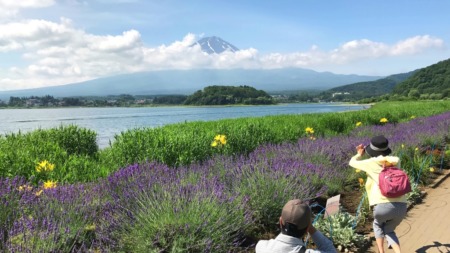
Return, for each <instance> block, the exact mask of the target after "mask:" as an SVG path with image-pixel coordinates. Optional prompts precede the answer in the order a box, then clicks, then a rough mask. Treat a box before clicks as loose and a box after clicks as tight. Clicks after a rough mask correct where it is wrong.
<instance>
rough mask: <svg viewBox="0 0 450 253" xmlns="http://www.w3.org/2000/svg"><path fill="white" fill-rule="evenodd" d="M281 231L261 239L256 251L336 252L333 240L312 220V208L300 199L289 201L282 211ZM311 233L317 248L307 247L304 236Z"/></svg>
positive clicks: (274, 252) (264, 252) (271, 252)
mask: <svg viewBox="0 0 450 253" xmlns="http://www.w3.org/2000/svg"><path fill="white" fill-rule="evenodd" d="M280 229H281V233H280V234H279V235H278V236H277V237H276V238H275V239H271V240H260V241H259V242H258V243H257V244H256V249H255V252H256V253H266V252H267V253H282V252H289V253H296V252H308V253H321V252H323V253H327V252H333V253H335V252H336V249H335V248H334V245H333V242H331V241H330V240H329V239H328V238H326V237H325V236H324V235H323V234H322V233H321V232H319V231H318V230H316V228H314V226H313V225H312V222H311V209H310V208H309V206H308V205H307V204H306V203H304V202H302V201H301V200H299V199H293V200H290V201H288V202H287V203H286V204H285V205H284V207H283V210H282V211H281V217H280ZM306 233H309V234H310V235H311V237H312V240H313V241H314V243H315V244H316V246H317V249H306V245H305V243H304V242H303V240H302V238H303V236H304V235H305V234H306Z"/></svg>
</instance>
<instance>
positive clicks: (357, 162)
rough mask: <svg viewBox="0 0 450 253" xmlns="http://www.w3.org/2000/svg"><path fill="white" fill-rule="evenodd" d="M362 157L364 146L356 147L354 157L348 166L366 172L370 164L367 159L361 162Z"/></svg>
mask: <svg viewBox="0 0 450 253" xmlns="http://www.w3.org/2000/svg"><path fill="white" fill-rule="evenodd" d="M363 155H364V145H362V144H360V145H358V146H357V147H356V155H354V156H353V157H352V158H351V159H350V162H349V165H350V166H351V167H353V168H355V169H358V170H362V171H365V172H368V171H367V170H368V166H367V165H369V164H371V163H372V162H371V161H370V160H368V159H365V160H361V157H362V156H363Z"/></svg>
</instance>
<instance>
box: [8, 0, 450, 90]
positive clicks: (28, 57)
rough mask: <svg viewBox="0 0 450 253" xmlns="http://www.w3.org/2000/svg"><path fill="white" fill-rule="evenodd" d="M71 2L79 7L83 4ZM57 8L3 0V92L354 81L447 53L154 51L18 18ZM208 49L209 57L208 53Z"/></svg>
mask: <svg viewBox="0 0 450 253" xmlns="http://www.w3.org/2000/svg"><path fill="white" fill-rule="evenodd" d="M68 1H69V0H68ZM69 2H76V3H77V4H81V2H83V1H76V0H70V1H69ZM116 2H120V3H124V2H128V1H123V0H121V1H116ZM56 4H57V2H56V1H54V0H39V1H38V0H23V1H17V0H16V1H13V0H0V16H2V13H3V14H4V17H6V15H7V18H5V19H1V18H0V56H1V57H2V58H4V59H5V58H8V59H11V60H10V63H9V66H8V67H6V65H0V90H10V89H25V88H35V87H42V86H49V85H61V84H66V83H74V82H81V81H86V80H91V79H95V78H100V77H107V76H111V75H117V74H126V73H134V72H141V71H152V70H170V69H178V70H186V69H201V68H207V69H279V68H309V69H314V70H317V71H334V70H338V69H344V68H346V71H341V73H342V72H344V74H351V73H350V71H355V70H356V69H354V68H353V69H352V68H349V67H348V66H349V64H351V63H354V62H358V61H362V60H366V61H367V60H372V59H379V58H381V57H404V56H408V55H414V54H418V53H420V52H423V51H426V50H430V49H440V48H443V47H445V45H444V41H443V40H442V39H440V38H437V37H433V36H430V35H417V36H414V37H410V38H405V39H403V40H401V41H398V42H396V43H393V44H387V43H383V42H377V41H372V40H369V39H360V40H352V41H348V42H344V43H343V44H341V45H338V46H337V47H335V48H334V49H332V50H324V49H321V48H320V47H319V46H318V45H313V46H312V47H311V48H310V49H309V50H305V51H298V52H288V53H276V52H275V53H266V54H261V53H260V52H259V51H258V50H257V49H255V48H252V47H250V48H241V47H239V45H236V46H234V45H232V44H231V43H228V42H225V41H223V40H222V39H220V38H218V37H209V38H208V39H207V38H201V37H199V36H197V35H195V34H192V33H188V34H187V35H186V36H185V37H184V38H180V40H177V41H173V42H168V44H163V45H157V46H154V45H153V46H149V45H148V42H146V41H144V39H143V35H142V32H141V31H139V30H137V29H133V28H130V29H126V30H123V31H121V32H118V33H116V34H111V33H106V34H98V33H95V32H88V30H87V29H85V28H83V27H78V26H77V24H75V23H74V21H72V20H71V19H68V18H65V17H61V18H60V19H59V21H55V20H46V19H24V18H22V17H20V15H17V13H20V10H21V9H30V8H44V7H48V6H51V5H56ZM255 44H256V42H255ZM206 46H207V47H206ZM238 47H239V49H238ZM205 48H209V50H210V51H206V53H205ZM202 49H203V50H202Z"/></svg>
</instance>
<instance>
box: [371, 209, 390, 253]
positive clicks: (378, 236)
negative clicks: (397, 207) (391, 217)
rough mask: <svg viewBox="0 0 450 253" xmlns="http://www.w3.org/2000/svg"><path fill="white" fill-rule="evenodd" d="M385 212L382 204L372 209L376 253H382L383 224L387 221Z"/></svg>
mask: <svg viewBox="0 0 450 253" xmlns="http://www.w3.org/2000/svg"><path fill="white" fill-rule="evenodd" d="M386 213H387V212H386V210H385V208H384V207H383V204H378V205H376V206H375V207H374V209H373V217H374V219H373V232H374V234H375V240H376V242H377V247H378V252H379V253H384V247H383V245H384V237H385V233H384V223H385V222H386V220H387V217H386Z"/></svg>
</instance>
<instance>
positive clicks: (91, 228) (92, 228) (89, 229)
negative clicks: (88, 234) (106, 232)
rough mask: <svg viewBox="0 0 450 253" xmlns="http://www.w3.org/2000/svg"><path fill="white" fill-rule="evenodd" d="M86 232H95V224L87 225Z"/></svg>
mask: <svg viewBox="0 0 450 253" xmlns="http://www.w3.org/2000/svg"><path fill="white" fill-rule="evenodd" d="M84 230H87V231H93V230H95V224H94V223H92V224H91V225H86V226H85V227H84Z"/></svg>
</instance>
